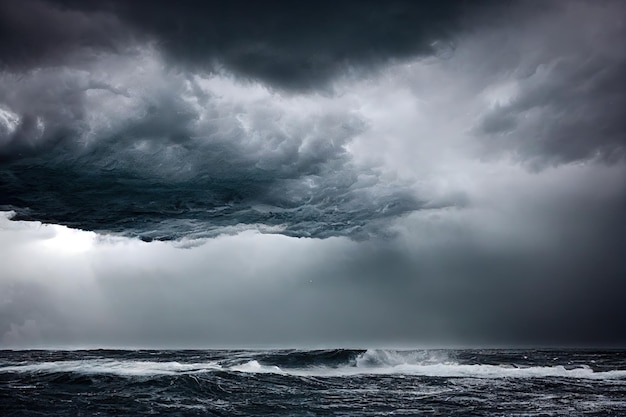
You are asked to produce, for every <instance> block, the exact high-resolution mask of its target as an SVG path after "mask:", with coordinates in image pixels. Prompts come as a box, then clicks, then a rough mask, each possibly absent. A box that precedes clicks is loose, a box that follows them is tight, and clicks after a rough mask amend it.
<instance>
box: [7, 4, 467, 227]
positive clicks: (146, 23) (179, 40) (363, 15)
mask: <svg viewBox="0 0 626 417" xmlns="http://www.w3.org/2000/svg"><path fill="white" fill-rule="evenodd" d="M0 5H1V7H2V8H3V9H4V10H5V11H6V13H3V15H2V28H3V30H4V32H5V35H6V36H3V38H2V42H1V43H0V50H2V51H3V54H2V56H3V58H2V60H3V61H2V62H3V65H4V71H3V74H2V80H0V104H1V105H2V106H1V107H0V116H1V117H2V120H0V121H2V122H3V123H2V126H1V127H2V130H0V133H1V134H2V138H1V139H0V158H1V159H2V167H1V168H2V169H1V171H2V182H1V184H0V187H1V191H2V194H3V198H2V201H0V204H2V205H3V207H5V208H11V209H16V210H17V211H18V216H17V218H21V219H37V220H43V221H47V222H56V223H60V224H67V225H72V226H74V227H80V228H84V229H89V230H101V231H113V232H124V233H129V234H132V235H140V236H142V237H144V238H146V239H152V238H160V239H170V238H178V237H181V236H184V235H188V234H193V235H194V236H199V235H203V236H206V235H212V234H214V233H219V232H220V231H222V230H223V228H224V227H237V226H238V225H241V224H243V225H248V226H250V227H256V225H261V226H268V227H270V229H265V230H267V231H269V230H275V231H281V232H283V233H286V234H288V235H295V236H317V237H328V236H333V235H337V234H339V235H343V234H348V235H350V236H353V237H357V238H363V237H367V236H368V235H370V234H377V233H378V232H379V231H380V230H381V228H380V227H379V223H380V222H379V220H384V219H386V218H392V217H395V216H397V215H401V214H403V213H406V212H409V211H412V210H416V209H419V208H420V207H422V204H423V203H422V202H421V201H419V199H417V198H416V197H415V196H414V195H413V194H412V193H411V192H409V191H408V190H403V189H401V188H399V187H397V186H394V185H389V184H387V185H385V184H384V183H383V182H381V181H379V179H378V178H379V176H380V171H379V170H377V169H376V168H372V167H355V166H354V164H353V163H352V161H351V157H350V155H349V154H348V153H347V152H346V150H345V146H346V145H347V144H348V143H349V142H350V141H351V140H352V139H353V138H354V137H355V136H356V135H358V134H359V133H360V132H361V131H362V130H363V126H365V124H366V121H364V120H360V118H359V116H358V115H354V114H349V112H348V111H341V110H335V111H334V112H327V111H324V110H321V111H318V110H315V111H316V112H318V113H321V114H313V115H310V116H304V117H305V118H306V120H304V119H303V118H302V117H300V116H296V119H297V120H295V121H291V120H287V121H286V122H285V124H284V125H282V126H280V125H281V118H283V115H282V113H281V111H271V110H270V111H269V112H268V111H266V112H264V110H262V109H252V110H250V109H244V110H243V111H241V110H240V109H239V108H238V107H237V106H238V105H237V104H236V103H235V104H232V105H231V106H230V107H225V108H218V107H216V106H219V104H215V102H216V96H215V94H213V92H211V91H206V89H204V90H203V89H202V88H200V87H198V85H197V83H196V82H195V79H194V74H204V75H210V74H215V72H216V71H218V70H219V71H223V69H224V68H225V69H226V70H227V71H229V72H233V73H235V74H238V75H239V76H242V77H244V78H249V79H252V80H260V81H262V82H265V83H269V85H270V88H274V87H278V88H279V89H283V88H286V89H289V90H294V91H296V90H306V91H310V90H312V89H314V88H317V87H324V86H325V85H326V84H327V83H328V82H329V81H331V80H332V78H333V77H334V76H337V75H340V74H343V72H344V71H346V70H354V69H356V68H357V67H362V68H363V69H366V68H369V67H371V65H374V64H376V65H378V64H382V63H384V62H388V61H390V60H394V59H399V58H406V57H409V56H414V55H416V54H417V55H424V54H426V55H427V54H432V53H433V52H435V49H433V41H434V40H436V39H441V38H446V37H448V36H450V34H451V33H452V32H453V31H454V29H455V27H456V25H457V23H458V22H457V21H458V19H459V18H460V17H461V16H462V13H461V12H463V11H464V10H465V9H466V5H465V4H464V2H446V3H439V2H438V3H434V2H427V3H419V4H416V3H413V2H391V3H388V4H385V5H384V6H383V5H381V4H380V3H375V2H369V3H359V4H358V7H357V5H356V4H354V3H351V2H339V3H336V2H333V3H330V2H321V3H315V4H309V5H307V4H295V3H292V2H284V3H283V2H277V3H271V4H270V3H263V4H260V3H258V2H243V3H241V2H213V3H208V4H207V3H204V2H202V3H200V2H193V1H187V2H186V1H183V2H89V3H84V2H72V1H65V2H51V1H37V0H32V1H31V0H28V1H26V2H24V3H20V4H19V5H17V4H16V3H15V2H7V1H4V2H2V3H1V4H0ZM145 42H151V44H150V45H156V46H146V44H145ZM146 48H156V50H155V49H151V50H152V51H153V53H154V54H155V55H156V54H157V52H154V51H160V52H161V51H164V53H165V56H166V57H168V58H169V65H171V64H174V66H173V67H171V66H168V64H166V63H165V62H161V61H160V55H159V56H158V57H156V58H155V57H154V56H147V55H149V54H147V53H146V52H145V51H146ZM160 52H159V54H160ZM146 56H147V58H146ZM151 59H152V60H151ZM146 60H147V61H148V62H146ZM155 62H156V64H155ZM180 64H182V66H181V65H180ZM144 65H147V66H150V65H153V66H154V65H161V66H162V67H163V68H160V69H158V70H153V71H152V72H150V71H149V70H148V71H147V73H146V74H144V76H148V77H149V76H155V77H157V78H159V79H158V80H148V81H146V80H145V79H143V78H142V76H141V75H136V76H135V77H134V78H133V77H126V78H124V77H123V76H122V75H123V74H124V71H127V72H130V73H132V72H137V73H140V72H141V70H142V69H143V66H144ZM189 71H191V72H189ZM111 74H113V76H111ZM120 74H121V75H120ZM155 74H156V75H155ZM116 76H117V78H116ZM189 89H191V90H192V91H191V92H189V91H186V90H189ZM182 95H186V98H188V99H189V100H192V101H193V102H194V103H190V102H189V100H186V99H182V98H181V96H182ZM276 98H277V99H280V98H279V97H276ZM198 107H200V108H201V109H198ZM119 108H121V109H123V110H122V112H126V113H124V114H119V113H120V112H119V111H118V112H116V111H115V109H119ZM203 112H204V113H203ZM241 114H244V115H245V116H246V117H247V118H248V119H249V120H248V121H247V123H249V124H250V126H251V127H249V128H246V127H245V126H244V125H243V124H242V122H241V120H240V119H238V117H239V115H241ZM207 117H209V118H212V119H211V121H208V122H207V121H206V118H207ZM203 118H204V119H203ZM301 119H302V120H301ZM277 125H279V126H277ZM157 167H158V168H157ZM434 206H436V204H435V205H433V204H431V205H430V207H434ZM272 228H273V229H272ZM234 230H237V229H234Z"/></svg>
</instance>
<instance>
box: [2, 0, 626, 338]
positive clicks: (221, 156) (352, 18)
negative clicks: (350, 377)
mask: <svg viewBox="0 0 626 417" xmlns="http://www.w3.org/2000/svg"><path fill="white" fill-rule="evenodd" d="M199 4H200V3H196V2H192V1H179V2H176V3H173V2H172V3H168V2H149V4H148V3H147V2H117V1H107V2H99V1H96V2H88V3H85V2H75V1H69V0H68V1H43V0H26V1H24V2H20V4H19V5H18V4H17V3H15V2H9V1H0V23H1V24H2V28H3V29H2V30H3V31H4V32H6V35H7V36H1V37H0V57H1V58H0V60H1V62H2V70H1V72H0V210H3V211H4V212H8V211H12V212H14V213H15V215H13V214H12V215H11V216H9V215H8V214H7V215H5V216H4V217H3V218H2V219H1V223H0V248H1V250H0V256H1V257H2V258H1V259H0V260H1V262H2V265H3V270H2V274H1V276H0V278H1V279H0V294H4V295H3V298H2V299H1V300H0V318H1V321H0V340H1V343H2V346H16V347H23V346H87V345H88V346H154V347H156V346H169V347H205V346H244V345H245V346H253V345H254V346H256V345H283V346H284V345H298V346H305V345H306V346H311V345H313V344H318V345H327V346H328V345H338V344H339V345H346V344H352V345H363V344H389V343H392V344H401V343H407V344H432V343H435V344H586V345H598V344H603V345H616V344H623V343H626V340H624V337H623V336H622V333H623V332H620V329H622V328H624V326H625V323H624V320H623V319H622V318H621V317H626V315H625V314H624V311H623V307H621V302H620V300H619V295H620V294H622V293H623V291H624V290H625V288H624V283H623V279H622V278H623V276H624V274H625V273H626V264H625V261H624V259H623V258H624V257H623V256H622V254H621V252H622V251H621V248H623V247H624V244H625V243H626V242H624V238H623V236H626V234H625V233H624V232H626V230H624V225H625V224H626V222H624V218H623V217H624V213H625V212H626V162H625V159H624V150H625V148H626V126H625V125H624V118H623V117H622V113H623V110H622V109H623V108H625V107H626V102H625V101H626V91H625V89H624V86H625V85H626V84H625V83H624V79H623V74H624V69H625V64H626V54H625V52H624V48H623V47H622V43H623V39H625V38H626V33H625V31H626V28H625V27H624V23H623V22H624V12H625V9H624V5H623V4H622V3H621V2H618V1H598V2H582V1H570V2H559V1H554V2H537V3H533V2H512V3H511V2H507V3H506V4H502V3H500V2H498V3H490V2H481V3H480V4H474V2H472V3H471V4H470V3H468V2H444V3H440V2H437V3H435V2H419V3H415V2H403V1H393V2H385V3H384V4H383V3H380V2H358V3H353V2H347V1H346V2H339V3H337V2H333V3H330V2H328V3H327V2H322V3H320V4H318V5H316V6H311V8H310V9H309V10H307V9H306V8H304V9H301V10H300V11H299V12H298V13H296V11H295V10H294V6H293V5H291V3H290V2H289V3H286V4H283V3H280V2H277V3H263V6H262V7H261V5H260V3H259V4H257V3H256V2H254V3H248V2H245V3H239V2H235V3H232V2H228V4H226V3H221V2H211V3H210V4H209V3H207V4H205V2H202V6H200V5H199ZM8 217H11V218H12V220H9V219H8ZM40 222H44V223H52V224H50V225H42V224H41V223H40ZM60 225H65V226H70V227H72V228H71V229H69V228H66V227H63V226H60ZM77 229H81V230H77ZM94 231H95V232H98V233H97V234H96V233H93V232H94ZM137 237H139V238H141V239H142V240H143V241H142V240H140V239H137ZM320 238H322V239H320ZM155 240H156V241H155ZM32 259H37V260H38V262H37V263H33V262H31V260H32ZM173 340H175V341H177V342H176V343H177V345H176V346H173V343H172V341H173Z"/></svg>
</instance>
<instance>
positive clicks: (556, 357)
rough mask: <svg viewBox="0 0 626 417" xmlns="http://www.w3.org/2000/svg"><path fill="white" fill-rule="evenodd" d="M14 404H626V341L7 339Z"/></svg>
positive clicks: (237, 412) (24, 407)
mask: <svg viewBox="0 0 626 417" xmlns="http://www.w3.org/2000/svg"><path fill="white" fill-rule="evenodd" d="M0 415H2V416H49V415H54V416H92V415H97V416H143V415H171V416H568V417H569V416H626V351H619V350H612V351H590V350H583V351H577V350H565V351H559V350H376V349H370V350H351V349H331V350H264V351H261V350H253V351H247V350H207V351H199V350H183V351H173V350H163V351H159V350H138V351H126V350H85V351H33V350H31V351H0Z"/></svg>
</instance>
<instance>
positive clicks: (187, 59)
mask: <svg viewBox="0 0 626 417" xmlns="http://www.w3.org/2000/svg"><path fill="white" fill-rule="evenodd" d="M488 3H489V2H483V1H481V2H471V3H469V2H465V1H423V2H418V3H415V2H412V1H404V0H393V1H388V2H385V3H384V4H383V3H380V2H377V1H369V0H367V1H347V0H344V1H338V2H337V1H326V0H324V1H317V2H314V3H294V2H291V1H280V0H278V1H270V2H263V3H259V2H254V1H221V0H214V1H208V2H207V1H198V0H182V1H156V2H155V1H132V2H127V1H90V2H83V1H74V0H49V1H46V0H27V1H25V2H24V3H23V5H22V4H20V6H17V5H16V4H15V3H14V2H10V1H4V2H3V8H4V9H5V10H6V12H7V13H6V14H5V15H4V16H3V21H2V22H3V24H4V26H6V28H7V29H6V32H7V34H8V35H10V36H7V37H4V40H3V42H2V44H0V48H1V49H0V50H1V51H3V52H5V53H4V54H3V56H4V61H5V63H8V64H9V65H12V64H26V65H28V64H31V65H32V64H34V63H38V62H39V63H40V62H44V63H45V62H55V61H54V59H56V60H57V61H56V62H64V61H65V57H66V55H67V54H68V52H73V51H72V50H71V49H72V48H73V49H78V48H82V47H85V46H87V47H92V48H94V47H95V48H109V49H110V48H119V47H120V42H118V41H120V40H121V39H129V38H141V39H144V40H146V39H151V40H153V41H154V42H156V43H158V45H159V46H160V47H161V48H163V49H164V50H165V52H166V54H167V55H168V57H171V58H172V60H173V62H175V63H181V62H182V63H185V64H192V65H200V66H202V67H205V68H212V69H218V68H219V67H226V68H227V69H228V70H229V71H232V72H234V73H237V74H240V75H242V76H244V77H251V78H253V79H260V80H263V81H264V82H268V83H270V84H272V85H275V86H277V87H280V88H287V89H296V90H301V89H304V90H308V89H315V88H319V87H320V86H323V85H324V84H326V83H327V82H328V81H329V80H331V79H332V78H333V77H334V76H335V75H337V74H338V73H340V72H342V71H345V70H350V69H353V70H356V71H359V70H366V71H368V69H367V67H369V66H372V65H378V64H382V63H385V62H388V61H389V60H394V59H400V58H407V57H411V56H414V55H416V54H431V53H433V52H435V50H436V48H435V47H434V44H433V43H434V42H435V41H440V42H441V41H443V40H446V39H449V38H450V37H451V36H452V35H453V34H454V33H455V32H456V31H457V30H458V29H459V28H460V27H461V24H462V22H463V20H464V19H465V17H466V15H467V14H468V13H470V12H471V11H472V9H473V8H476V7H481V6H483V4H488ZM42 23H43V24H42ZM68 49H70V50H69V51H68ZM48 60H51V61H48Z"/></svg>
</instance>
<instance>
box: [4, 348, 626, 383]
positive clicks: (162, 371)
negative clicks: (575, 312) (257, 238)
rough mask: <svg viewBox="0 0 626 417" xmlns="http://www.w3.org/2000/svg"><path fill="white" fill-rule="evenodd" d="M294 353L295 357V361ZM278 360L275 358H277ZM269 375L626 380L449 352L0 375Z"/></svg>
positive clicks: (63, 368) (90, 363)
mask: <svg viewBox="0 0 626 417" xmlns="http://www.w3.org/2000/svg"><path fill="white" fill-rule="evenodd" d="M290 355H293V357H292V358H291V360H290V359H289V358H290ZM273 359H274V360H273ZM218 371H221V372H237V373H253V374H255V373H258V374H261V373H264V374H268V373H269V374H276V375H283V376H295V377H349V376H357V375H388V374H393V375H402V374H405V375H411V376H423V377H442V378H487V379H491V378H551V377H554V378H576V379H590V380H606V379H626V370H623V369H612V370H604V371H598V370H594V369H592V368H591V367H590V366H588V365H585V364H580V365H576V366H575V367H570V366H564V365H554V366H518V365H513V364H500V365H494V364H484V363H471V364H463V363H458V362H456V361H455V360H453V359H451V358H450V357H449V356H448V355H447V354H446V352H443V351H397V350H366V351H350V350H329V351H313V352H297V351H296V352H291V353H289V352H282V353H279V354H276V353H274V354H264V353H250V354H249V355H242V356H240V357H239V358H238V359H237V361H235V362H233V361H207V362H193V363H181V362H175V361H170V362H159V361H138V360H115V359H87V360H79V361H75V360H67V361H52V362H38V363H28V362H23V363H13V364H5V365H0V373H8V372H13V373H80V374H112V375H119V376H158V375H188V374H199V373H212V372H218Z"/></svg>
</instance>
